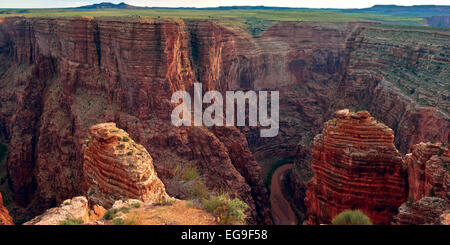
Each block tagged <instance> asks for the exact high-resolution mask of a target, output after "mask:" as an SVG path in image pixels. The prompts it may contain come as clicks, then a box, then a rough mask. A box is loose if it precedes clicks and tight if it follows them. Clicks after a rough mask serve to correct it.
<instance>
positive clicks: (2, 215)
mask: <svg viewBox="0 0 450 245" xmlns="http://www.w3.org/2000/svg"><path fill="white" fill-rule="evenodd" d="M0 225H14V223H13V220H12V218H11V216H9V212H8V209H6V207H4V206H3V197H2V194H1V193H0Z"/></svg>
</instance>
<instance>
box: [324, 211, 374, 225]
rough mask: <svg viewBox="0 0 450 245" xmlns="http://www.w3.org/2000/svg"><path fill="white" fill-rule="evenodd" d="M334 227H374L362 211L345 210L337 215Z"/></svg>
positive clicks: (333, 222) (334, 219)
mask: <svg viewBox="0 0 450 245" xmlns="http://www.w3.org/2000/svg"><path fill="white" fill-rule="evenodd" d="M331 224H333V225H372V221H371V220H370V218H369V217H367V215H365V214H364V213H363V212H361V211H360V210H345V211H343V212H341V213H340V214H338V215H336V217H334V218H333V221H332V222H331Z"/></svg>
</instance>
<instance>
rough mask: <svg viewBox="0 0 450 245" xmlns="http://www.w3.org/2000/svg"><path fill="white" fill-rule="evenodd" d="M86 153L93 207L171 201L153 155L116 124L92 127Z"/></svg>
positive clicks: (90, 196) (87, 176)
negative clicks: (133, 201)
mask: <svg viewBox="0 0 450 245" xmlns="http://www.w3.org/2000/svg"><path fill="white" fill-rule="evenodd" d="M83 152H84V165H83V170H84V174H85V178H86V181H87V183H88V184H87V185H88V186H89V190H88V198H89V201H90V202H91V203H92V204H99V205H101V206H103V207H111V206H112V205H113V204H114V202H115V201H116V200H121V199H130V198H131V199H139V200H142V201H144V202H150V203H152V202H156V201H159V200H165V199H168V198H169V196H168V195H167V193H166V191H165V189H164V184H163V183H162V182H161V180H160V179H159V178H158V175H157V173H156V171H155V169H154V167H153V159H152V157H151V156H150V154H148V152H147V150H146V149H145V148H144V147H143V146H142V145H139V144H137V143H135V142H134V140H133V139H131V138H130V136H129V135H128V133H126V132H125V131H124V130H122V129H119V128H117V127H116V124H115V123H101V124H97V125H94V126H92V127H91V128H90V129H89V137H88V140H87V141H86V144H85V148H84V151H83Z"/></svg>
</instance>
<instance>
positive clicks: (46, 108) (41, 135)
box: [0, 17, 450, 224]
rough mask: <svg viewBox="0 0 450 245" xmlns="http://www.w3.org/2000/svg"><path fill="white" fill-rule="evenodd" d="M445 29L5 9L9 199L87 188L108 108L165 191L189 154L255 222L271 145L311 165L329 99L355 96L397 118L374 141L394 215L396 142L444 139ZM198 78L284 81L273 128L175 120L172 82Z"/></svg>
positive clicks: (260, 84)
mask: <svg viewBox="0 0 450 245" xmlns="http://www.w3.org/2000/svg"><path fill="white" fill-rule="evenodd" d="M449 38H450V33H449V32H448V31H446V30H434V29H427V28H414V29H412V28H411V29H409V28H407V27H405V28H398V27H394V26H378V25H375V24H374V23H369V22H341V23H326V22H289V21H282V22H278V23H275V24H274V25H272V26H271V27H269V28H268V29H267V30H265V31H264V32H263V33H261V34H260V35H258V36H252V35H250V34H249V33H247V32H246V31H245V30H243V29H241V28H239V26H230V25H221V24H219V23H215V22H214V21H208V20H187V19H186V20H180V19H167V20H166V19H161V20H147V19H146V20H140V19H126V20H125V19H120V18H117V19H114V18H99V19H98V18H49V17H41V18H22V17H11V18H2V19H0V88H1V92H0V102H1V104H0V141H1V142H2V143H4V144H6V145H8V154H7V157H6V160H5V163H6V164H5V166H6V169H7V172H8V183H9V186H10V189H11V190H10V193H9V194H8V195H10V196H11V197H12V198H13V199H14V204H12V205H10V206H9V207H8V208H9V213H10V214H11V216H12V217H14V219H15V221H28V220H30V219H31V218H33V217H34V216H36V215H38V214H41V213H43V212H44V211H45V210H46V209H48V208H52V207H56V206H58V205H60V204H61V203H62V202H64V201H65V200H66V199H70V198H73V197H76V196H82V195H85V194H86V193H87V192H88V188H89V185H88V183H86V182H85V180H84V172H83V162H84V159H85V154H84V150H83V149H84V147H85V140H86V139H87V138H88V137H89V133H88V132H89V128H90V127H91V126H92V125H95V124H98V123H104V122H114V123H115V124H116V125H117V127H118V128H121V129H123V130H125V131H126V132H128V134H129V136H130V138H132V139H133V140H134V141H135V142H137V143H139V144H141V145H142V146H143V147H144V148H145V149H146V150H147V151H148V153H149V154H150V155H151V158H152V160H153V165H154V169H155V170H156V172H157V175H158V177H159V179H160V180H161V182H162V184H164V186H165V189H166V192H167V194H168V195H169V196H172V197H175V198H179V199H183V198H184V197H185V195H184V193H183V192H182V191H180V190H179V188H178V186H177V184H176V181H174V176H175V175H176V169H177V166H180V165H181V166H196V168H197V169H198V171H199V172H200V175H201V176H202V178H204V180H205V184H206V186H207V188H208V189H209V190H212V191H215V190H216V191H218V190H224V191H227V192H229V193H230V194H231V195H232V196H233V197H238V198H239V199H241V200H243V201H244V202H245V203H247V205H248V206H249V211H248V220H247V222H248V223H249V224H272V218H271V214H270V208H269V207H270V206H269V195H268V193H267V190H266V188H265V187H264V185H263V180H264V178H265V177H266V176H264V174H263V171H262V169H261V166H260V164H259V163H260V162H261V161H262V160H264V159H266V158H269V157H272V156H279V157H286V158H287V157H295V158H296V164H297V165H298V166H299V167H300V168H301V169H308V167H309V161H312V163H311V165H312V166H314V160H311V157H312V156H314V154H316V153H317V151H314V150H313V151H312V152H311V149H314V145H313V142H314V137H315V135H317V134H319V133H320V132H321V131H322V128H323V125H324V123H325V122H327V121H328V120H329V119H331V118H333V117H334V112H335V111H336V110H338V109H342V108H350V109H351V110H367V111H368V112H370V115H371V116H372V117H374V118H376V119H377V120H380V121H381V122H382V123H384V124H385V125H386V126H387V127H389V128H391V129H392V130H391V131H390V130H388V129H387V128H384V127H382V128H381V129H383V131H384V132H388V131H389V136H386V138H383V139H382V140H381V141H382V142H383V141H389V142H388V143H389V147H388V148H387V150H388V153H389V154H390V155H389V157H387V158H386V162H388V163H389V165H392V168H391V167H389V168H387V169H384V170H383V171H387V172H389V173H391V172H394V173H395V174H394V175H393V176H394V177H393V178H392V179H389V181H391V182H392V183H393V186H386V188H388V189H389V188H391V189H393V190H395V192H396V195H397V196H395V197H393V199H395V205H392V206H388V207H383V210H386V212H387V213H389V216H390V215H391V214H393V213H394V211H393V206H396V205H400V204H401V203H402V202H404V201H405V200H406V199H405V198H406V188H405V187H404V186H405V183H402V181H401V180H400V177H399V175H400V173H399V171H400V170H399V169H398V167H393V166H394V165H395V166H397V165H401V164H399V163H400V162H401V155H403V154H406V153H407V152H411V150H412V149H414V145H416V144H418V143H420V142H427V141H431V142H435V141H437V142H443V143H447V142H448V139H449V132H450V127H449V117H448V109H449V108H450V106H449V96H450V91H449V89H448V84H449V76H450V74H449V73H450V69H449V55H448V39H449ZM195 82H200V83H202V85H203V91H210V90H217V91H219V92H221V93H224V92H225V91H229V90H231V91H237V90H243V91H246V90H278V91H279V92H280V125H279V126H280V129H279V134H278V135H277V136H276V137H274V138H260V137H259V133H260V128H259V127H248V126H247V127H233V126H232V127H210V128H208V127H174V126H172V125H171V123H170V113H171V111H172V110H173V109H174V107H175V105H174V104H172V103H171V101H170V98H171V96H172V93H173V92H175V91H179V90H185V91H189V92H190V93H191V92H192V90H193V84H194V83H195ZM360 116H361V117H366V118H368V116H367V115H360ZM338 120H339V119H338ZM342 120H343V119H342ZM349 120H353V119H349ZM358 120H363V119H358ZM370 122H371V123H372V121H370ZM355 139H356V138H355ZM391 140H392V142H390V141H391ZM380 147H384V146H383V145H380ZM395 148H396V149H398V152H396V151H395V150H394V149H395ZM100 150H102V149H100ZM315 152H316V153H315ZM390 157H393V159H394V160H392V159H391V158H390ZM93 161H94V160H93ZM391 161H394V162H391ZM313 169H314V167H313ZM306 171H307V172H308V173H305V175H304V176H308V178H304V176H303V175H302V174H299V173H293V174H291V175H292V178H291V179H292V181H293V182H294V183H296V184H295V185H296V186H298V188H296V190H295V191H298V192H296V193H294V200H297V201H295V203H294V204H293V205H294V206H297V207H298V209H300V210H303V209H304V208H305V203H304V202H303V200H302V198H304V196H305V195H306V194H305V193H306V189H307V187H306V186H307V185H306V183H307V182H308V181H309V180H310V173H311V172H310V171H309V170H306ZM379 171H382V170H379ZM405 178H407V177H405ZM377 180H379V179H378V177H377ZM174 183H175V184H174ZM374 188H376V187H374ZM0 191H3V190H0ZM397 191H398V192H397ZM2 193H3V192H2ZM380 198H381V199H383V200H385V199H384V198H386V197H385V196H382V197H380ZM336 201H337V200H336ZM385 208H386V209H385ZM396 208H397V207H396ZM305 213H306V211H305ZM319 213H320V212H319ZM373 215H374V216H373V217H374V218H375V219H376V220H377V222H378V221H380V223H386V222H388V221H387V220H386V217H381V216H380V217H379V216H378V214H375V213H374V214H373ZM327 220H328V219H327ZM322 221H324V220H318V222H322Z"/></svg>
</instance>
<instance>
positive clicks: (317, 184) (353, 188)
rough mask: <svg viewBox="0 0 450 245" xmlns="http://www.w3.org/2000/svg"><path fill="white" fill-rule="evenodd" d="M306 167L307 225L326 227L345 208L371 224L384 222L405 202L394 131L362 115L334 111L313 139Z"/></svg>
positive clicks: (404, 186) (400, 165)
mask: <svg viewBox="0 0 450 245" xmlns="http://www.w3.org/2000/svg"><path fill="white" fill-rule="evenodd" d="M311 167H312V170H313V172H314V177H313V178H312V180H311V182H310V183H309V186H308V190H307V193H306V200H305V203H306V207H307V213H308V223H309V224H322V223H325V224H328V223H330V222H331V220H332V218H333V217H334V216H336V215H337V214H338V213H340V212H341V211H343V210H346V209H360V210H361V211H362V212H364V213H365V214H367V215H368V216H369V217H370V219H371V220H372V222H373V223H374V224H389V222H390V221H391V219H392V216H394V215H395V214H396V212H397V208H398V207H399V206H400V205H401V204H402V203H403V202H404V201H405V199H406V181H405V179H404V177H405V176H404V171H403V169H402V157H401V155H400V153H399V152H398V151H397V149H396V148H395V146H394V133H393V131H392V130H391V129H390V128H388V127H387V126H385V125H384V124H382V123H379V122H378V121H376V120H375V119H374V118H373V117H371V115H370V114H369V113H368V112H367V111H360V112H356V113H351V112H349V110H347V109H345V110H340V111H337V112H336V114H335V118H334V119H332V120H330V121H328V122H327V123H325V125H324V129H323V131H322V134H319V135H317V136H316V137H315V138H314V143H313V147H312V161H311Z"/></svg>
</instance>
